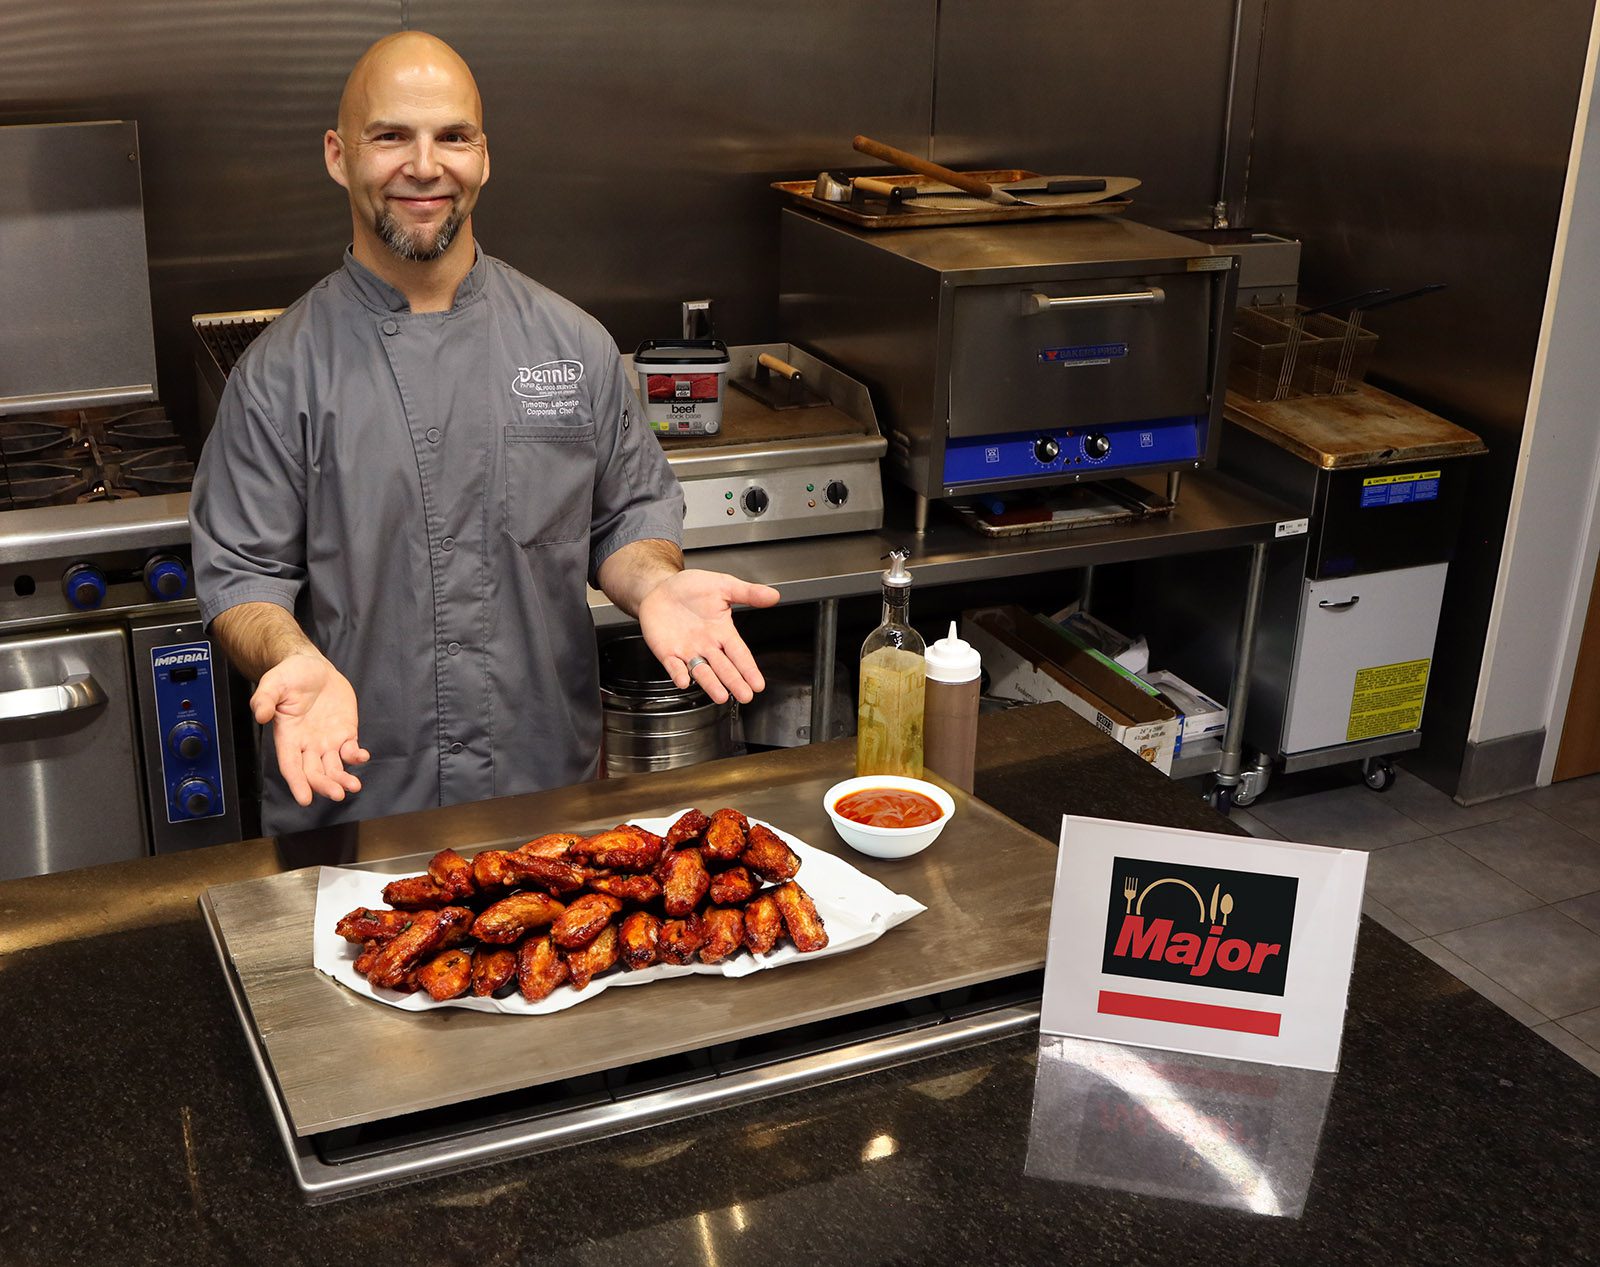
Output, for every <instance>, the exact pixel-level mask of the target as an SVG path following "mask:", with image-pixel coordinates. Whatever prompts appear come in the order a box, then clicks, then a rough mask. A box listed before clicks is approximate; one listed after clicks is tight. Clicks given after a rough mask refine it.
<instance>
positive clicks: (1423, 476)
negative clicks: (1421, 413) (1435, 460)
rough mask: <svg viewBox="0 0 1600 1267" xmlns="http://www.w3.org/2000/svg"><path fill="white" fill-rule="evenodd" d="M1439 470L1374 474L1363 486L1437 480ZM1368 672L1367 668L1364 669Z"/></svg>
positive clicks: (1370, 486)
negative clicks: (1401, 473)
mask: <svg viewBox="0 0 1600 1267" xmlns="http://www.w3.org/2000/svg"><path fill="white" fill-rule="evenodd" d="M1438 478H1439V472H1438V471H1413V472H1412V473H1411V474H1410V475H1374V476H1372V478H1371V479H1364V480H1362V481H1361V487H1362V488H1374V487H1376V486H1377V485H1379V484H1414V483H1416V481H1417V480H1436V479H1438ZM1362 672H1366V670H1364V669H1363V670H1362Z"/></svg>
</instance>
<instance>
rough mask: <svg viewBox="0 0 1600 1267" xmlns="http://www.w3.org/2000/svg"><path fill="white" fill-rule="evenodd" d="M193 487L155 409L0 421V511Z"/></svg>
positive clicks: (188, 465) (169, 429)
mask: <svg viewBox="0 0 1600 1267" xmlns="http://www.w3.org/2000/svg"><path fill="white" fill-rule="evenodd" d="M193 482H194V463H193V462H191V461H190V460H189V455H188V453H187V451H186V450H185V449H184V448H183V446H182V444H181V443H180V441H179V439H178V433H177V429H176V428H174V427H173V425H172V423H171V421H170V420H169V419H168V418H167V415H166V411H165V410H164V409H162V407H161V406H160V405H152V406H147V407H144V408H139V409H80V410H71V411H65V412H60V413H49V414H38V415H33V416H29V417H13V418H0V510H23V509H31V508H34V507H38V506H68V505H73V504H75V503H82V502H96V501H120V500H122V499H123V498H127V497H141V496H151V495H154V494H157V493H181V492H186V491H188V489H189V487H190V485H191V484H192V483H193Z"/></svg>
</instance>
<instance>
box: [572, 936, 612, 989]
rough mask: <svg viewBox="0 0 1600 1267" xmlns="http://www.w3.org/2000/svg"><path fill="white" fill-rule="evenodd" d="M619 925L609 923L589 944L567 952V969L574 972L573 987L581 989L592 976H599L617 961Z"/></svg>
mask: <svg viewBox="0 0 1600 1267" xmlns="http://www.w3.org/2000/svg"><path fill="white" fill-rule="evenodd" d="M617 953H618V945H617V926H616V925H615V924H607V925H606V926H605V927H604V928H602V929H601V930H600V934H599V936H597V937H596V938H595V939H594V940H593V941H591V942H590V943H589V944H588V945H587V946H584V947H582V948H580V949H578V950H572V951H568V952H567V971H568V972H570V973H571V974H572V988H573V989H574V990H581V989H583V987H584V986H586V985H588V984H589V981H590V980H591V978H594V977H597V976H599V975H600V974H601V973H602V972H604V971H605V970H606V969H608V968H610V967H611V966H612V965H613V964H615V963H616V962H617Z"/></svg>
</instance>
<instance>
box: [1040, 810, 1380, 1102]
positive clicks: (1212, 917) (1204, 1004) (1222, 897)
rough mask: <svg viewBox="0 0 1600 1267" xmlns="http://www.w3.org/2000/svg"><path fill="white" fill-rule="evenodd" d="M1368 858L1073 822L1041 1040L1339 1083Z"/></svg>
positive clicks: (1054, 912) (1062, 857)
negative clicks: (1103, 1045) (1289, 1071)
mask: <svg viewBox="0 0 1600 1267" xmlns="http://www.w3.org/2000/svg"><path fill="white" fill-rule="evenodd" d="M1366 876H1367V855H1366V854H1364V853H1360V852H1358V851H1355V850H1350V849H1326V848H1323V847H1322V846H1319V845H1300V844H1293V843H1290V842H1288V841H1278V840H1256V839H1254V838H1252V837H1248V836H1225V835H1217V834H1215V833H1212V832H1198V831H1184V830H1180V829H1178V828H1173V827H1150V826H1146V825H1144V824H1141V823H1120V822H1112V821H1110V820H1107V819H1100V818H1078V817H1075V816H1073V815H1070V814H1068V815H1063V816H1062V822H1061V849H1060V854H1059V856H1058V858H1057V860H1056V884H1055V897H1054V901H1053V904H1052V907H1051V912H1050V945H1049V951H1048V955H1047V958H1046V960H1045V975H1044V1003H1043V1009H1042V1014H1041V1018H1040V1029H1041V1030H1042V1031H1043V1032H1044V1033H1046V1034H1064V1035H1071V1036H1074V1037H1079V1038H1094V1039H1104V1040H1108V1041H1111V1042H1117V1043H1132V1044H1135V1045H1137V1046H1141V1047H1159V1048H1164V1049H1166V1050H1168V1051H1184V1052H1195V1053H1197V1054H1200V1055H1207V1056H1224V1057H1228V1058H1230V1059H1234V1060H1250V1061H1257V1062H1259V1063H1262V1064H1270V1065H1290V1066H1294V1067H1296V1068H1301V1069H1321V1070H1326V1071H1330V1072H1331V1071H1333V1070H1335V1069H1337V1068H1338V1065H1339V1038H1340V1035H1341V1034H1342V1033H1343V1030H1344V1011H1345V1000H1346V997H1347V995H1348V993H1349V989H1350V969H1351V965H1352V963H1353V961H1354V958H1355V947H1356V933H1357V931H1358V929H1359V927H1360V923H1361V895H1362V890H1363V888H1364V886H1365V884H1366Z"/></svg>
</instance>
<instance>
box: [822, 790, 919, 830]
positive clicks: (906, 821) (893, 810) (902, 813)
mask: <svg viewBox="0 0 1600 1267" xmlns="http://www.w3.org/2000/svg"><path fill="white" fill-rule="evenodd" d="M833 812H834V813H835V814H837V815H839V817H840V818H848V819H849V820H850V821H851V822H852V823H861V824H862V825H864V826H866V827H926V826H927V825H928V824H929V823H936V822H938V821H939V819H940V817H941V816H942V811H941V810H940V809H939V802H938V801H936V800H934V799H933V798H932V797H931V796H924V795H923V794H922V793H921V792H907V791H904V790H902V789H901V788H897V787H864V788H862V789H861V790H860V791H859V792H851V793H850V794H849V795H848V796H841V797H840V798H839V799H838V800H837V801H835V802H834V803H833Z"/></svg>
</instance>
